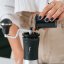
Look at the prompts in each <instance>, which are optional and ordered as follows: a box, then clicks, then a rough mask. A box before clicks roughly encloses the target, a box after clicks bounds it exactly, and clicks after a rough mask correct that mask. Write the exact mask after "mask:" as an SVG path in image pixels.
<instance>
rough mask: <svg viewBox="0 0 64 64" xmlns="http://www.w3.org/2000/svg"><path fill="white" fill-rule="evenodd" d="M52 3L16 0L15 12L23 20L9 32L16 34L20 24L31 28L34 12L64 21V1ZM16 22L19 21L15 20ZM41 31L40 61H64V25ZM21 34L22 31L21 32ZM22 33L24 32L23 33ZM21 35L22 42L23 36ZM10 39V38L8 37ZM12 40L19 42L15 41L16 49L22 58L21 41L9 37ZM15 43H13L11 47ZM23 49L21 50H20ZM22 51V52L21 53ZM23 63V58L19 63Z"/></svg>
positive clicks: (57, 0) (39, 0) (43, 0)
mask: <svg viewBox="0 0 64 64" xmlns="http://www.w3.org/2000/svg"><path fill="white" fill-rule="evenodd" d="M50 1H51V3H49V4H48V2H49V1H48V0H15V13H16V14H17V15H18V16H19V17H20V19H21V20H22V21H21V23H20V24H19V25H17V26H16V25H13V28H14V29H15V30H14V29H13V28H12V27H11V28H10V32H9V34H10V35H12V36H14V35H15V34H16V31H17V30H18V26H20V27H25V28H29V26H30V25H29V17H30V16H31V15H33V14H36V13H37V12H38V13H39V16H41V17H42V18H43V17H44V16H45V15H46V18H45V20H46V21H49V20H52V21H53V20H55V19H56V18H59V20H58V22H59V21H61V22H60V23H62V24H63V23H64V22H63V21H62V20H63V18H64V2H63V0H50ZM13 22H15V23H16V24H17V23H18V22H19V21H17V22H16V21H13ZM39 33H40V43H39V63H40V64H42V63H49V64H52V63H64V51H63V49H64V45H63V44H64V43H63V42H64V39H63V38H64V35H63V34H64V27H62V26H58V27H57V28H49V29H47V28H45V29H44V30H43V29H41V30H39ZM20 34H21V33H20ZM21 35H22V34H21ZM21 35H20V40H21V44H22V43H23V42H22V37H21ZM17 38H19V37H17ZM8 39H9V38H8ZM9 41H10V42H18V43H15V44H14V46H15V45H17V46H16V48H17V49H14V51H17V50H18V54H19V55H20V57H19V55H18V54H15V55H16V58H18V60H20V59H21V58H23V57H22V55H23V54H21V53H22V50H21V46H20V41H19V39H18V41H17V40H16V39H14V40H13V39H9ZM12 46H13V45H12V44H11V47H12ZM20 51H21V52H20ZM19 52H20V53H19ZM21 63H22V59H21V60H20V62H19V64H21Z"/></svg>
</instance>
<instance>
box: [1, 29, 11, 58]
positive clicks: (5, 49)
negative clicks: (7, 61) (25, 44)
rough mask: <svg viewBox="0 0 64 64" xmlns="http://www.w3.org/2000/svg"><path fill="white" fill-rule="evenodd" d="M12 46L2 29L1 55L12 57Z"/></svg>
mask: <svg viewBox="0 0 64 64" xmlns="http://www.w3.org/2000/svg"><path fill="white" fill-rule="evenodd" d="M10 55H11V47H10V45H9V42H8V39H7V38H5V37H4V35H3V33H2V30H1V29H0V57H6V58H10Z"/></svg>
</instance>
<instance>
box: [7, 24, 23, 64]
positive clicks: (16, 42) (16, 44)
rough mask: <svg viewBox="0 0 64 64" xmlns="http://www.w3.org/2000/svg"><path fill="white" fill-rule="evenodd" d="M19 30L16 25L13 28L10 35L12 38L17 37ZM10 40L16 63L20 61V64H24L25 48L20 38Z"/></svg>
mask: <svg viewBox="0 0 64 64" xmlns="http://www.w3.org/2000/svg"><path fill="white" fill-rule="evenodd" d="M17 30H18V27H17V26H15V25H12V27H11V28H10V31H9V34H10V35H12V36H15V34H16V32H17ZM8 40H9V43H10V46H11V48H12V52H13V54H14V58H15V62H16V63H17V62H18V61H20V63H19V64H22V63H23V62H22V61H23V48H22V46H21V43H20V39H19V37H17V38H15V39H11V38H8Z"/></svg>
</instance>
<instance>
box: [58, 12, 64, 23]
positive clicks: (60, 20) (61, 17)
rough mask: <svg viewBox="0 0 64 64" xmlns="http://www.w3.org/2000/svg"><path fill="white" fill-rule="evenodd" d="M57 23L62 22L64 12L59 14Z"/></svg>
mask: <svg viewBox="0 0 64 64" xmlns="http://www.w3.org/2000/svg"><path fill="white" fill-rule="evenodd" d="M58 22H59V23H63V22H64V12H63V13H62V14H61V15H60V16H59V20H58Z"/></svg>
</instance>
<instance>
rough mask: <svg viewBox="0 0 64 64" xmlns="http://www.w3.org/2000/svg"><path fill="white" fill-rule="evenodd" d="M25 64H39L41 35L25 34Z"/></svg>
mask: <svg viewBox="0 0 64 64" xmlns="http://www.w3.org/2000/svg"><path fill="white" fill-rule="evenodd" d="M23 44H24V64H38V47H39V34H38V33H35V32H34V33H32V34H29V33H28V32H27V33H23Z"/></svg>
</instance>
